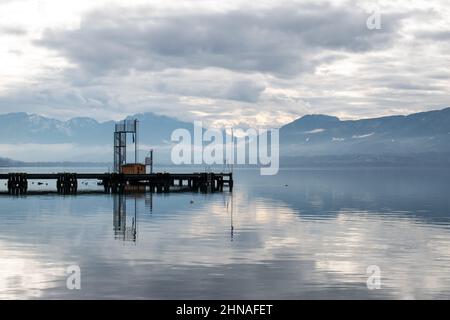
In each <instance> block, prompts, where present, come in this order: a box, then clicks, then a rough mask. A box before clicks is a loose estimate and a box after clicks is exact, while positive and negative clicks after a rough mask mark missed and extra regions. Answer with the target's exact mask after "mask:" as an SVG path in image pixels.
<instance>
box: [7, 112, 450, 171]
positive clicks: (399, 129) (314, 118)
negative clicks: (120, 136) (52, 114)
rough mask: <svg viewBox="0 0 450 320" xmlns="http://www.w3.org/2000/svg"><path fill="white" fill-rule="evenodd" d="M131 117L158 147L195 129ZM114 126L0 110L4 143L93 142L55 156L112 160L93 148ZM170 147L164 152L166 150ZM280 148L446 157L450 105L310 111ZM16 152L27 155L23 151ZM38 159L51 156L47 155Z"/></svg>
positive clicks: (147, 116)
mask: <svg viewBox="0 0 450 320" xmlns="http://www.w3.org/2000/svg"><path fill="white" fill-rule="evenodd" d="M128 118H129V119H132V118H137V119H138V120H139V121H140V127H139V128H140V131H139V140H140V143H141V145H142V146H145V148H147V147H150V146H152V147H155V148H156V150H157V152H158V148H161V150H163V149H164V146H167V147H168V146H169V142H170V136H171V133H172V131H173V130H175V129H177V128H185V129H188V130H189V131H192V123H189V122H184V121H180V120H177V119H175V118H170V117H166V116H160V115H156V114H154V113H143V114H137V115H133V116H130V117H128ZM113 131H114V121H107V122H98V121H96V120H94V119H92V118H86V117H84V118H81V117H80V118H73V119H70V120H67V121H61V120H56V119H52V118H48V117H43V116H40V115H36V114H27V113H9V114H3V115H0V141H1V142H0V146H1V145H17V146H20V145H24V144H39V145H53V144H71V145H77V146H78V147H77V150H78V151H77V152H78V153H80V150H82V148H83V146H85V147H90V150H91V151H90V153H89V157H88V158H86V157H84V158H83V157H81V156H80V157H76V155H71V154H70V152H68V153H67V154H65V155H61V157H59V158H58V159H55V161H70V160H72V159H75V160H76V161H80V159H83V160H85V161H110V158H112V156H111V155H110V154H109V153H112V151H111V152H109V150H110V149H107V151H105V152H104V154H103V155H102V156H101V157H100V156H99V157H96V156H95V149H96V146H111V145H112V136H113V135H112V132H113ZM108 148H109V147H108ZM10 149H11V148H10ZM92 150H94V151H92ZM167 150H168V149H165V151H164V152H166V153H167V152H168V151H167ZM142 152H144V150H142ZM2 153H3V152H2V149H0V157H4V159H1V158H0V164H1V163H3V164H5V163H7V161H8V160H7V159H5V158H6V157H9V158H11V156H10V155H9V154H2ZM161 153H162V152H161ZM280 153H281V156H282V158H286V159H289V161H290V162H292V163H295V162H296V161H297V160H298V161H304V160H305V159H312V158H314V159H328V160H327V161H329V160H330V159H335V160H336V159H351V162H354V161H355V159H364V160H363V161H368V160H367V159H372V160H370V161H377V159H378V160H379V159H388V158H389V159H392V157H397V158H399V159H405V158H407V159H414V158H416V159H422V160H423V159H427V158H429V157H428V155H429V156H430V157H434V158H436V157H437V158H439V159H446V160H445V161H448V159H450V156H449V154H450V108H445V109H442V110H435V111H428V112H420V113H415V114H411V115H407V116H400V115H399V116H387V117H380V118H373V119H361V120H345V121H343V120H340V119H338V118H336V117H333V116H328V115H306V116H303V117H301V118H299V119H297V120H295V121H293V122H291V123H288V124H286V125H284V126H283V127H281V128H280ZM17 157H19V158H17ZM13 158H16V159H17V160H23V159H20V155H18V156H16V157H13ZM38 159H39V160H40V161H48V159H46V158H45V157H41V158H39V157H38ZM296 159H297V160H296ZM300 159H303V160H300ZM374 159H375V160H374ZM422 160H421V161H422ZM345 161H346V160H345Z"/></svg>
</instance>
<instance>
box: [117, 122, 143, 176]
mask: <svg viewBox="0 0 450 320" xmlns="http://www.w3.org/2000/svg"><path fill="white" fill-rule="evenodd" d="M138 129H139V121H138V120H137V119H133V120H123V121H121V122H118V123H116V126H115V131H114V172H116V173H119V172H120V167H121V166H122V165H124V164H126V163H127V134H132V135H133V142H134V148H135V150H134V161H135V163H138V157H139V156H138V151H139V144H138Z"/></svg>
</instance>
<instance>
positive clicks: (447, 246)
mask: <svg viewBox="0 0 450 320" xmlns="http://www.w3.org/2000/svg"><path fill="white" fill-rule="evenodd" d="M6 171H10V170H6ZM44 171H52V170H44ZM55 171H58V170H55ZM79 171H88V170H86V169H79ZM90 171H98V170H95V169H92V170H90ZM91 183H92V186H93V187H95V183H93V182H91ZM90 186H91V185H90V184H89V183H88V186H86V188H88V187H90ZM1 187H2V188H3V190H4V182H2V183H1ZM31 187H32V188H38V189H39V188H45V185H42V186H37V185H33V186H31ZM51 187H53V186H51ZM449 191H450V170H437V169H434V170H433V169H428V170H427V169H297V170H295V169H289V170H282V171H280V173H279V174H278V175H277V176H275V177H261V176H259V171H256V170H239V171H236V172H235V189H234V192H233V194H232V195H231V194H229V193H228V192H224V193H216V194H208V195H204V194H193V193H184V194H166V195H160V194H154V195H149V194H147V195H137V196H133V195H126V196H113V195H103V194H97V195H96V194H90V195H87V194H86V195H77V196H57V195H33V196H25V197H12V196H7V195H2V196H0V219H1V223H0V298H2V299H11V298H19V299H30V298H34V299H35V298H40V299H53V298H64V299H81V298H86V299H93V298H106V299H115V298H125V299H148V298H157V299H166V298H167V299H181V298H192V299H197V298H210V299H216V298H217V299H218V298H224V299H227V298H230V299H231V298H232V299H247V298H248V299H251V298H253V299H262V298H267V299H296V298H307V299H321V298H333V299H343V298H345V299H347V298H349V299H361V298H374V299H377V298H389V299H391V298H392V299H413V298H425V299H432V298H438V299H442V298H450V197H449V195H450V192H449ZM70 265H79V266H80V268H81V290H68V289H66V279H67V275H66V268H67V267H68V266H70ZM370 265H376V266H378V267H379V268H380V270H381V289H379V290H369V289H368V288H367V285H366V281H367V279H368V276H369V275H368V274H367V273H366V271H367V267H368V266H370Z"/></svg>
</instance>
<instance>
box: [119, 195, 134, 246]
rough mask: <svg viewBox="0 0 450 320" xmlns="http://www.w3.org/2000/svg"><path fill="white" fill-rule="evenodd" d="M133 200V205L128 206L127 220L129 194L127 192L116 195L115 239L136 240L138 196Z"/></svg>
mask: <svg viewBox="0 0 450 320" xmlns="http://www.w3.org/2000/svg"><path fill="white" fill-rule="evenodd" d="M132 200H133V201H132V202H133V206H128V221H127V196H126V195H125V194H116V195H114V207H113V208H114V209H113V225H114V238H115V239H121V240H123V241H132V242H136V237H137V198H136V197H134V199H132ZM130 209H131V210H130Z"/></svg>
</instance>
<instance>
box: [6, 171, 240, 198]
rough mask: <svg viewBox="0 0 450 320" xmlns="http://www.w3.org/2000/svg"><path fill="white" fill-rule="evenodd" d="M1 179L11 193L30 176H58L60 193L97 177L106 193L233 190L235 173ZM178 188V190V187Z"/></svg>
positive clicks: (18, 174) (17, 174) (73, 190)
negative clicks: (225, 187)
mask: <svg viewBox="0 0 450 320" xmlns="http://www.w3.org/2000/svg"><path fill="white" fill-rule="evenodd" d="M0 180H7V186H8V193H9V194H26V193H27V191H28V181H29V180H56V191H57V192H58V193H60V194H75V193H77V191H78V181H79V180H97V181H99V182H100V185H102V186H103V189H104V192H105V193H121V192H125V191H150V192H158V193H162V192H170V191H172V190H174V189H175V188H173V187H175V186H177V187H178V189H180V187H181V188H182V189H183V190H187V191H189V190H190V191H197V192H198V191H201V192H216V191H223V187H224V186H227V187H228V190H229V191H232V190H233V174H232V173H223V172H221V173H210V172H200V173H195V172H194V173H167V172H159V173H151V174H123V173H70V172H61V173H23V172H14V173H0ZM178 189H176V190H178Z"/></svg>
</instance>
